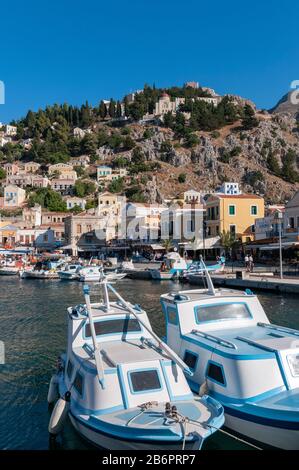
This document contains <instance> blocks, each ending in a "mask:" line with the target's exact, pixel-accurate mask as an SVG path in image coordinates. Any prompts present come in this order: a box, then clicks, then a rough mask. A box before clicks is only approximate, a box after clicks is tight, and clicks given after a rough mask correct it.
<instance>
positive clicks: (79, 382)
mask: <svg viewBox="0 0 299 470" xmlns="http://www.w3.org/2000/svg"><path fill="white" fill-rule="evenodd" d="M74 388H75V389H76V390H77V392H78V393H79V395H81V397H82V396H83V377H82V375H81V374H80V373H79V372H77V374H76V377H75V380H74Z"/></svg>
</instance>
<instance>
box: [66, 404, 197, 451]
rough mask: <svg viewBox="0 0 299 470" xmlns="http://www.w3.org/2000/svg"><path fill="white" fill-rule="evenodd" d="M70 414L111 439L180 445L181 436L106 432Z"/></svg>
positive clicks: (188, 440) (79, 421) (192, 440)
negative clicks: (144, 436) (141, 436)
mask: <svg viewBox="0 0 299 470" xmlns="http://www.w3.org/2000/svg"><path fill="white" fill-rule="evenodd" d="M69 413H70V415H71V416H72V418H73V419H74V420H75V421H77V422H78V424H79V425H81V426H83V427H86V428H87V429H90V430H91V431H93V432H95V433H96V434H99V435H101V434H104V435H105V436H109V437H110V438H112V439H119V440H126V441H132V442H136V443H140V442H145V443H146V442H147V443H150V444H151V445H152V444H154V443H155V442H156V443H157V444H159V445H164V444H165V446H167V445H169V444H178V445H182V442H183V440H182V438H181V437H179V438H178V436H173V438H172V439H167V438H165V437H164V438H162V439H158V438H157V439H153V438H151V437H150V436H149V437H148V438H143V439H142V438H141V439H138V437H137V436H130V435H129V434H125V435H123V436H122V435H117V434H114V433H113V434H112V433H111V434H110V433H109V432H107V430H101V429H97V428H95V427H94V426H91V425H89V424H88V423H86V422H85V421H83V420H81V419H80V418H78V417H77V416H75V415H74V414H73V413H72V412H71V411H69ZM194 441H195V439H194V438H193V439H190V438H187V439H186V442H193V443H194Z"/></svg>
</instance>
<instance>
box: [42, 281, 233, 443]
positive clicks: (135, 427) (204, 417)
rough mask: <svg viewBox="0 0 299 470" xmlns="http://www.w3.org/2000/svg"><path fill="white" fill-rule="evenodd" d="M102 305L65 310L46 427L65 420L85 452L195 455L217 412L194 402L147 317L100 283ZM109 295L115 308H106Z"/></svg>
mask: <svg viewBox="0 0 299 470" xmlns="http://www.w3.org/2000/svg"><path fill="white" fill-rule="evenodd" d="M101 286H102V289H103V300H101V301H100V302H98V303H90V297H89V287H88V286H84V294H85V304H84V305H78V306H76V307H70V308H69V309H68V348H67V353H66V354H65V355H62V356H61V359H60V362H59V368H58V372H57V374H55V375H54V376H53V377H52V379H51V383H50V388H49V394H48V402H54V401H55V399H56V398H57V395H58V396H59V397H60V398H59V400H58V401H57V403H56V405H55V408H54V410H53V413H52V416H51V420H50V423H49V432H50V434H52V435H53V434H54V435H55V434H57V433H59V432H60V431H61V429H62V427H63V423H64V421H65V419H66V417H67V415H68V416H69V417H70V420H71V422H72V424H73V426H74V428H75V429H76V430H77V432H78V433H79V434H80V435H81V436H83V437H84V438H85V439H87V440H88V441H90V442H91V443H92V444H94V445H96V446H99V447H102V448H106V449H109V450H122V449H164V450H168V449H175V450H181V449H200V448H201V447H202V444H203V442H204V441H205V439H207V438H208V437H209V436H211V435H212V434H213V433H214V432H215V431H217V430H218V429H219V428H220V427H221V426H222V425H223V422H224V417H223V413H224V411H223V408H222V406H221V405H220V404H219V402H217V401H216V400H215V399H213V398H211V397H209V396H207V395H205V396H203V397H196V398H194V396H193V394H192V393H191V390H190V388H189V386H188V383H187V381H186V378H185V376H184V371H185V372H186V374H191V375H192V372H191V370H190V369H189V368H188V366H186V364H185V363H184V362H183V361H182V360H181V359H179V357H178V356H177V355H176V354H175V353H174V352H173V351H172V350H171V349H170V348H169V347H168V346H167V345H166V344H165V343H163V342H162V341H161V340H160V339H159V337H158V336H157V335H156V334H155V333H154V332H153V331H152V329H151V325H150V323H149V320H148V317H147V314H146V312H145V311H144V310H142V309H141V308H140V307H139V306H138V305H132V304H130V303H128V302H126V301H125V300H124V299H123V298H122V297H121V296H120V295H119V294H118V292H117V291H116V290H115V289H114V288H113V287H112V286H111V284H108V283H107V280H106V279H105V278H104V279H103V280H102V281H101ZM109 292H110V293H112V294H113V296H114V298H115V300H114V301H111V300H110V298H109Z"/></svg>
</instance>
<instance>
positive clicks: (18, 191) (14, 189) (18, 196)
mask: <svg viewBox="0 0 299 470" xmlns="http://www.w3.org/2000/svg"><path fill="white" fill-rule="evenodd" d="M25 199H26V191H25V190H24V189H22V188H19V187H18V186H15V185H13V184H9V185H8V186H5V188H4V203H3V207H4V209H10V208H16V207H21V206H22V204H23V203H24V202H25Z"/></svg>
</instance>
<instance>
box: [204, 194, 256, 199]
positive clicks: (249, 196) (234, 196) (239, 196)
mask: <svg viewBox="0 0 299 470" xmlns="http://www.w3.org/2000/svg"><path fill="white" fill-rule="evenodd" d="M213 196H216V197H219V198H221V199H263V198H262V197H261V196H257V195H256V194H213Z"/></svg>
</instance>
